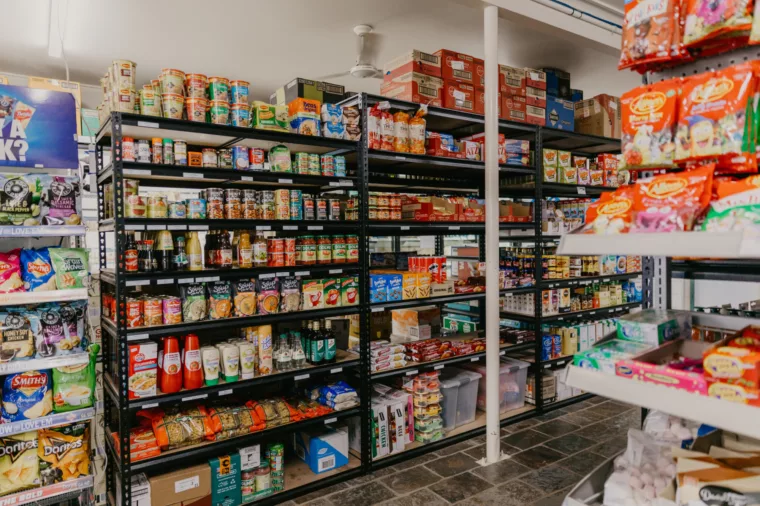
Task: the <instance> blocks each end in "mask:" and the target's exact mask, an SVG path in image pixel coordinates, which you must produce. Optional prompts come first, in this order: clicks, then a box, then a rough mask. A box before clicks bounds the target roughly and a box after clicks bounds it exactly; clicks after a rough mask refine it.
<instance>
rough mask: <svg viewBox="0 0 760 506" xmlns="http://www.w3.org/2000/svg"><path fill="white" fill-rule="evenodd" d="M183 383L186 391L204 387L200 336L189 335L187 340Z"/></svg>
mask: <svg viewBox="0 0 760 506" xmlns="http://www.w3.org/2000/svg"><path fill="white" fill-rule="evenodd" d="M182 383H183V384H184V386H185V389H186V390H192V389H195V388H200V387H201V386H203V370H202V368H201V346H200V342H199V339H198V336H196V335H195V334H188V335H187V337H186V338H185V360H184V361H183V364H182Z"/></svg>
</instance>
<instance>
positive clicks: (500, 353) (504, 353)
mask: <svg viewBox="0 0 760 506" xmlns="http://www.w3.org/2000/svg"><path fill="white" fill-rule="evenodd" d="M506 354H507V350H501V351H500V352H499V356H504V355H506Z"/></svg>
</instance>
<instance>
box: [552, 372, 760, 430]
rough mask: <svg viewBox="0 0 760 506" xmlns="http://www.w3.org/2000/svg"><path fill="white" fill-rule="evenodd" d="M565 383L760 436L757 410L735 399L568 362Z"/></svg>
mask: <svg viewBox="0 0 760 506" xmlns="http://www.w3.org/2000/svg"><path fill="white" fill-rule="evenodd" d="M566 374H567V376H566V378H565V384H567V386H570V387H573V388H580V389H581V390H584V391H586V392H590V393H593V394H596V395H600V396H602V397H607V398H610V399H613V400H617V401H620V402H625V403H627V404H633V405H636V406H641V407H644V408H649V409H656V410H658V411H662V412H664V413H668V414H670V415H673V416H678V417H681V418H685V419H687V420H699V421H700V422H702V423H705V424H707V425H712V426H713V427H717V428H719V429H723V430H726V431H730V432H736V433H738V434H743V435H745V436H749V437H752V438H760V425H758V423H757V417H758V415H760V410H759V409H758V408H757V407H754V406H749V405H747V404H742V403H738V402H731V401H727V400H721V399H717V398H715V397H707V396H703V395H699V394H697V393H693V392H688V391H686V390H682V389H678V388H671V387H666V386H663V385H655V384H652V383H642V382H639V381H636V380H633V379H630V378H623V377H620V376H616V375H614V374H606V373H602V372H599V371H597V370H594V369H584V368H581V367H577V366H574V365H571V366H569V367H568V368H567V373H566Z"/></svg>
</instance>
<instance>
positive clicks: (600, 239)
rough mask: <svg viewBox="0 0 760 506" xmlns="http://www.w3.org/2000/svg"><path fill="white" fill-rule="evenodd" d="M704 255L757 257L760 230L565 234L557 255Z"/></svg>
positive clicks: (759, 254) (759, 245)
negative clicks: (759, 232)
mask: <svg viewBox="0 0 760 506" xmlns="http://www.w3.org/2000/svg"><path fill="white" fill-rule="evenodd" d="M695 253H699V256H700V257H703V258H723V259H732V258H760V234H757V233H752V232H751V231H749V230H737V231H731V232H668V233H639V234H614V235H613V234H610V235H601V234H566V235H564V236H562V239H561V241H560V245H559V248H558V249H557V254H558V255H642V256H655V257H657V256H664V257H687V258H688V257H693V256H694V254H695Z"/></svg>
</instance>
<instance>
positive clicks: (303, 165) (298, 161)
mask: <svg viewBox="0 0 760 506" xmlns="http://www.w3.org/2000/svg"><path fill="white" fill-rule="evenodd" d="M294 172H295V173H296V174H308V173H309V153H296V154H295V162H294Z"/></svg>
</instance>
